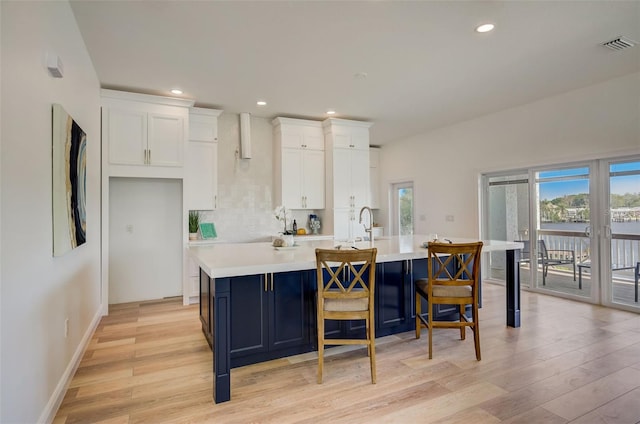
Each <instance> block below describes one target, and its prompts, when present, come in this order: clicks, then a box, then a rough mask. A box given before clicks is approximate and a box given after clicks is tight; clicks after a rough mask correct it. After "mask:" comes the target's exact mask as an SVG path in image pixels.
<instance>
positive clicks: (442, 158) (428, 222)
mask: <svg viewBox="0 0 640 424" xmlns="http://www.w3.org/2000/svg"><path fill="white" fill-rule="evenodd" d="M633 153H635V154H638V153H640V73H634V74H629V75H626V76H623V77H619V78H615V79H611V80H608V81H605V82H603V83H599V84H595V85H592V86H589V87H585V88H582V89H579V90H574V91H571V92H567V93H564V94H561V95H558V96H554V97H548V98H545V99H542V100H540V101H537V102H534V103H529V104H526V105H522V106H519V107H514V108H511V109H507V110H504V111H501V112H498V113H494V114H490V115H486V116H483V117H480V118H477V119H473V120H469V121H465V122H461V123H458V124H455V125H451V126H448V127H445V128H441V129H438V130H434V131H431V132H427V133H424V134H420V135H417V136H413V137H410V138H407V139H405V140H401V141H397V142H394V143H390V144H387V145H384V146H383V148H382V151H381V161H380V170H381V178H380V180H381V184H382V187H381V189H382V190H383V191H381V192H382V193H387V192H388V191H389V190H390V185H391V183H394V182H400V181H413V182H414V196H415V197H414V208H415V209H414V216H415V217H421V216H422V215H424V217H425V219H424V220H422V219H416V220H415V221H414V222H415V229H414V230H415V233H416V234H428V233H437V234H446V235H450V236H454V237H456V236H457V237H471V238H475V237H479V236H480V230H479V226H480V224H479V216H478V213H479V206H478V204H479V203H478V195H479V176H480V174H481V173H486V172H492V171H503V170H514V169H522V168H529V167H532V166H541V165H552V164H563V163H570V162H575V161H579V160H589V159H598V158H605V157H617V156H621V157H624V156H625V155H629V154H633ZM381 214H382V215H381V217H380V218H381V219H383V220H384V222H388V221H389V215H390V213H389V211H388V210H381ZM447 215H451V216H453V217H454V221H453V222H451V221H447V220H446V217H447Z"/></svg>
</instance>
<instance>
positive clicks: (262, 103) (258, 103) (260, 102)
mask: <svg viewBox="0 0 640 424" xmlns="http://www.w3.org/2000/svg"><path fill="white" fill-rule="evenodd" d="M256 104H257V105H258V106H266V105H267V102H265V101H264V100H258V101H257V102H256Z"/></svg>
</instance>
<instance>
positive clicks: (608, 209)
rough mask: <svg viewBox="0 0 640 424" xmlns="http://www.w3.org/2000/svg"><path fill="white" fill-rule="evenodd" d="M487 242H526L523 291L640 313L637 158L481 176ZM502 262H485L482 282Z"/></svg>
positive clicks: (500, 271)
mask: <svg viewBox="0 0 640 424" xmlns="http://www.w3.org/2000/svg"><path fill="white" fill-rule="evenodd" d="M482 180H483V194H482V200H483V207H482V227H483V228H482V235H483V238H487V239H497V240H508V241H513V240H516V241H521V242H522V243H523V244H524V246H525V248H524V249H523V250H522V252H521V260H520V264H519V268H520V277H521V285H522V286H523V287H525V288H527V287H528V288H529V289H530V290H534V291H540V292H545V293H548V294H553V295H557V296H562V297H568V298H573V299H576V300H583V301H587V302H593V303H602V304H605V305H607V306H616V307H619V308H622V309H630V310H636V311H639V312H640V156H636V157H631V158H624V159H607V160H604V159H602V160H594V161H588V162H582V163H576V164H568V165H565V166H556V167H544V168H543V167H540V168H532V169H528V170H516V171H510V172H503V173H493V174H486V175H483V178H482ZM503 275H504V263H503V259H502V258H501V257H500V256H499V255H495V256H494V255H485V259H484V261H483V278H487V279H494V280H498V281H499V280H501V279H503Z"/></svg>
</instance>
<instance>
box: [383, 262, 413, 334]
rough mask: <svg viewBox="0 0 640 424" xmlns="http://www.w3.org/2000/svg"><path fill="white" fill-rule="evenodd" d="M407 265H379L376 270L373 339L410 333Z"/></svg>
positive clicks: (408, 271) (404, 263) (388, 263)
mask: <svg viewBox="0 0 640 424" xmlns="http://www.w3.org/2000/svg"><path fill="white" fill-rule="evenodd" d="M411 265H412V264H411V261H410V260H405V261H396V262H382V263H378V264H377V269H376V311H375V312H376V336H384V335H388V334H393V333H397V332H399V331H408V330H410V329H411V325H412V320H411V311H412V309H411V299H412V289H413V285H412V278H411Z"/></svg>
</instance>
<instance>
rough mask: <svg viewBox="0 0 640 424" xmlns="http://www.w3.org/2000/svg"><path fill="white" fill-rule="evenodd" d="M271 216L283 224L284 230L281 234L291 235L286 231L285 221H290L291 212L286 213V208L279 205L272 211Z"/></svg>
mask: <svg viewBox="0 0 640 424" xmlns="http://www.w3.org/2000/svg"><path fill="white" fill-rule="evenodd" d="M273 214H274V215H275V217H276V219H277V220H278V221H280V222H282V223H284V229H283V231H282V234H291V233H290V232H289V230H287V219H289V221H291V218H292V216H291V211H288V210H287V208H286V207H284V206H282V205H280V206H278V207H276V208H275V210H274V211H273Z"/></svg>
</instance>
